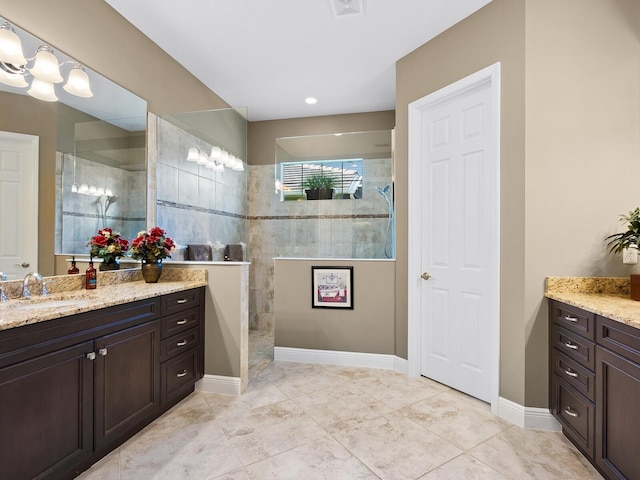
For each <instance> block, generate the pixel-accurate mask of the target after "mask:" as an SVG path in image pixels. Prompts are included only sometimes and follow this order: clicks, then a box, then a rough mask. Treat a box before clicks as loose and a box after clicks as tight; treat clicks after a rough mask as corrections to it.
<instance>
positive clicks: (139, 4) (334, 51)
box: [106, 0, 491, 121]
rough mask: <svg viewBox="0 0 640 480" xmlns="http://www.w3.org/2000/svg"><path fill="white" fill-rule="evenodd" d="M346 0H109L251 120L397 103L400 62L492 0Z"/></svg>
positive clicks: (387, 107)
mask: <svg viewBox="0 0 640 480" xmlns="http://www.w3.org/2000/svg"><path fill="white" fill-rule="evenodd" d="M349 1H350V0H181V1H179V2H176V1H175V0H136V1H134V2H132V1H131V0H106V2H107V3H108V4H109V5H111V6H112V7H113V8H115V9H116V10H117V11H118V12H119V13H120V14H121V15H123V16H124V17H125V18H127V19H128V20H129V21H130V22H131V23H132V24H133V25H135V26H136V27H137V28H138V29H140V30H141V31H142V32H143V33H144V34H145V35H147V36H148V37H149V38H150V39H151V40H153V41H154V42H155V43H156V44H157V45H158V46H160V48H162V49H163V50H165V51H166V52H167V53H168V54H169V55H171V56H172V57H173V58H175V59H176V60H177V61H178V62H179V63H180V64H182V65H183V66H184V67H185V68H186V69H187V70H189V71H190V72H192V73H193V75H195V76H196V77H197V78H199V79H200V80H201V81H202V82H203V83H204V84H205V85H207V86H208V87H209V88H210V89H211V90H213V91H214V92H215V93H216V94H218V95H219V96H220V97H222V98H223V99H224V100H225V101H226V102H227V103H229V104H230V105H231V106H232V107H236V108H238V107H247V108H248V115H249V120H251V121H258V120H272V119H281V118H298V117H309V116H318V115H333V114H341V113H358V112H371V111H381V110H393V109H394V108H395V75H396V74H395V62H396V61H397V60H399V59H400V58H402V57H404V56H405V55H406V54H408V53H410V52H411V51H413V50H415V49H416V48H417V47H419V46H420V45H423V44H424V43H426V42H427V41H429V40H430V39H432V38H433V37H435V36H436V35H438V34H439V33H441V32H443V31H444V30H446V29H448V28H449V27H451V26H453V25H455V24H456V23H458V22H459V21H460V20H462V19H464V18H465V17H467V16H469V15H471V14H472V13H473V12H475V11H476V10H478V9H480V8H482V7H483V6H484V5H486V4H487V3H489V2H490V1H491V0H352V1H353V2H354V4H356V3H357V2H358V1H362V2H363V13H362V14H355V15H343V16H336V15H335V10H334V2H338V4H339V3H340V2H343V3H345V2H346V3H349ZM469 41H473V39H469ZM309 96H313V97H316V98H317V99H318V103H317V104H315V105H307V104H306V103H305V102H304V99H305V98H306V97H309Z"/></svg>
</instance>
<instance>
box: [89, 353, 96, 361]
mask: <svg viewBox="0 0 640 480" xmlns="http://www.w3.org/2000/svg"><path fill="white" fill-rule="evenodd" d="M87 358H88V359H89V360H95V359H96V352H89V353H87Z"/></svg>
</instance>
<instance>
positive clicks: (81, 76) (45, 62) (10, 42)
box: [0, 22, 93, 102]
mask: <svg viewBox="0 0 640 480" xmlns="http://www.w3.org/2000/svg"><path fill="white" fill-rule="evenodd" d="M67 64H72V65H73V66H72V67H71V70H70V72H69V75H68V77H67V82H66V83H65V84H64V85H63V87H62V88H63V89H64V90H65V91H66V92H68V93H70V94H72V95H75V96H77V97H83V98H89V97H92V96H93V92H91V85H90V83H89V76H88V75H87V72H85V70H84V67H83V66H82V65H81V64H79V63H78V62H75V61H67V62H62V63H58V58H57V57H56V55H55V52H54V51H53V49H52V48H51V47H50V46H48V45H42V46H40V47H39V48H38V49H37V50H36V53H35V55H34V56H33V58H28V59H27V58H25V56H24V53H23V50H22V42H21V40H20V37H19V36H18V34H17V33H16V31H15V30H14V29H13V27H11V25H10V24H9V22H4V24H2V25H0V82H1V83H4V84H5V85H9V86H11V87H17V88H27V87H29V89H28V90H27V93H28V94H29V95H31V96H32V97H35V98H37V99H39V100H44V101H45V102H56V101H57V100H58V96H57V95H56V92H55V89H54V84H56V83H62V82H63V81H64V78H63V77H62V74H61V73H60V67H62V66H63V65H67ZM28 79H31V84H29V82H28Z"/></svg>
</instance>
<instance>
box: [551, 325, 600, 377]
mask: <svg viewBox="0 0 640 480" xmlns="http://www.w3.org/2000/svg"><path fill="white" fill-rule="evenodd" d="M551 335H552V336H551V345H553V346H554V347H555V348H557V349H558V350H559V351H560V352H562V353H564V354H565V355H567V356H568V357H569V358H571V359H573V360H575V361H576V362H578V363H579V364H581V365H584V366H585V367H587V368H588V369H589V370H591V371H593V370H594V369H595V364H596V362H595V344H594V343H593V342H591V341H589V340H587V339H586V338H584V337H581V336H580V335H577V334H576V333H574V332H572V331H569V330H567V329H566V328H562V327H561V326H559V325H558V324H556V323H554V324H553V325H552V327H551Z"/></svg>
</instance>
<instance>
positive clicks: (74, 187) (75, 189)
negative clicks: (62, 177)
mask: <svg viewBox="0 0 640 480" xmlns="http://www.w3.org/2000/svg"><path fill="white" fill-rule="evenodd" d="M71 191H72V192H73V193H78V185H76V184H75V183H74V184H73V185H71Z"/></svg>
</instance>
